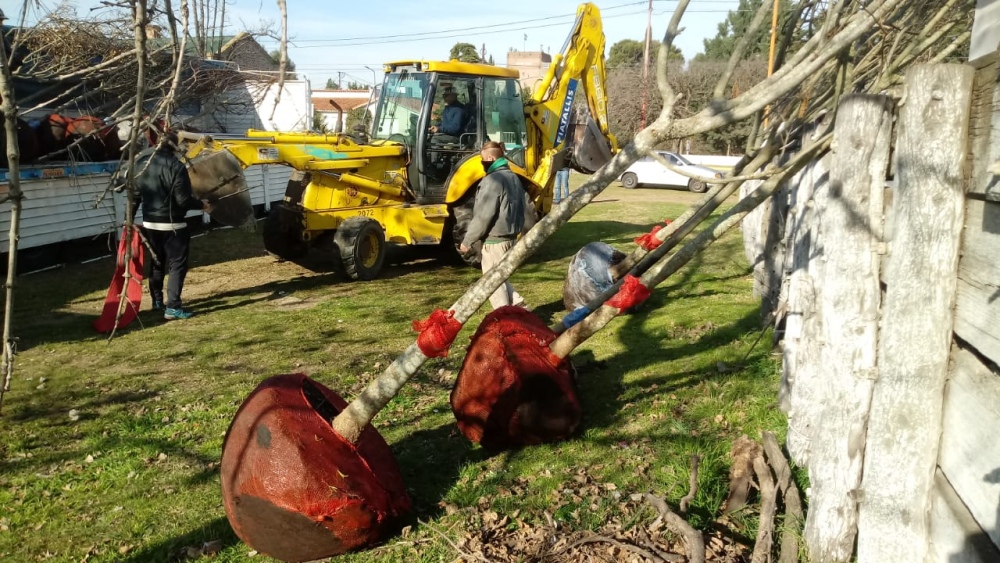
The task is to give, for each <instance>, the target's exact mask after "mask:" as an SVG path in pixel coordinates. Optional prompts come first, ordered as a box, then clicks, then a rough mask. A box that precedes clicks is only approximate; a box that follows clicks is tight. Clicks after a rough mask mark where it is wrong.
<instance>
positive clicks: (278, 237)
mask: <svg viewBox="0 0 1000 563" xmlns="http://www.w3.org/2000/svg"><path fill="white" fill-rule="evenodd" d="M263 237H264V250H266V251H267V252H268V254H271V255H272V256H275V257H277V258H280V259H282V260H298V259H300V258H303V257H304V256H305V255H306V254H307V253H308V252H309V243H307V242H306V241H304V240H302V228H301V226H300V225H298V221H297V217H296V216H295V214H294V212H293V211H290V210H287V209H284V208H282V207H281V206H280V205H274V206H272V207H271V211H270V212H268V214H267V219H265V220H264V228H263Z"/></svg>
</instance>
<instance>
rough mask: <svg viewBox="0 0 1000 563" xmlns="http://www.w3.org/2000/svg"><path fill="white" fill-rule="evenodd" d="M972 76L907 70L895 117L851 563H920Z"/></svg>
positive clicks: (961, 71) (960, 69)
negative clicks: (887, 230)
mask: <svg viewBox="0 0 1000 563" xmlns="http://www.w3.org/2000/svg"><path fill="white" fill-rule="evenodd" d="M972 78H973V70H972V68H971V67H968V66H965V65H917V66H914V67H911V68H910V69H909V70H908V71H907V72H906V77H905V79H904V89H905V100H906V101H905V103H904V104H903V106H902V109H901V111H900V117H899V136H898V138H897V143H896V151H897V165H898V169H897V182H898V184H897V186H896V193H895V195H894V202H893V214H894V217H895V219H894V222H895V229H894V233H893V239H892V245H891V249H890V255H889V260H888V264H887V272H886V278H887V283H886V285H887V291H886V296H885V301H884V304H883V311H884V313H883V317H882V325H881V330H882V334H881V338H880V342H879V350H878V366H879V373H878V380H877V382H876V384H875V390H874V393H873V397H872V404H871V414H870V417H869V424H868V434H867V448H866V450H865V454H864V455H865V459H864V482H863V494H862V495H861V501H860V519H859V527H858V561H859V562H861V563H868V562H879V563H886V562H892V561H907V562H910V561H924V560H925V558H926V556H927V553H928V541H927V538H928V534H929V530H928V522H929V514H930V491H931V486H932V483H933V475H934V467H935V465H936V463H937V453H938V442H939V439H940V432H941V412H942V407H943V403H942V394H943V392H944V382H945V378H946V375H947V368H948V352H949V346H950V342H951V331H952V326H953V324H954V320H953V314H952V307H953V305H954V299H955V297H954V296H955V288H956V284H957V279H958V275H957V274H958V246H959V240H960V237H961V228H962V219H963V215H964V210H965V201H964V191H965V189H964V183H963V181H962V168H963V165H964V161H965V155H966V151H967V142H968V127H969V104H970V98H971V90H972Z"/></svg>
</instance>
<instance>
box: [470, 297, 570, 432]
mask: <svg viewBox="0 0 1000 563" xmlns="http://www.w3.org/2000/svg"><path fill="white" fill-rule="evenodd" d="M555 338H556V334H555V333H554V332H552V331H551V330H549V328H548V327H547V326H545V323H543V322H542V321H541V319H539V318H538V317H536V316H535V315H534V314H532V313H531V312H529V311H527V310H525V309H523V308H521V307H516V306H510V307H501V308H499V309H497V310H495V311H493V312H492V313H490V314H489V315H487V316H486V318H485V319H483V322H482V324H480V325H479V329H478V330H476V334H475V335H474V336H473V337H472V343H471V344H470V345H469V350H468V352H467V353H466V356H465V360H464V361H463V362H462V369H461V371H460V372H459V374H458V379H457V380H456V381H455V387H454V388H453V389H452V391H451V410H452V412H454V413H455V418H456V419H457V420H458V428H459V430H461V431H462V434H464V435H465V437H466V438H468V439H469V440H472V441H473V442H479V443H480V444H482V446H483V447H485V448H487V449H491V450H501V449H506V448H512V447H518V446H523V445H530V444H540V443H543V442H553V441H557V440H563V439H566V438H567V437H569V436H570V435H571V434H572V433H573V431H574V430H576V427H577V425H579V423H580V418H581V416H582V409H581V407H580V401H579V399H578V397H577V391H576V381H575V379H574V376H573V374H572V371H571V370H572V367H571V366H570V363H569V361H567V360H564V359H561V358H557V357H556V356H553V355H552V353H551V352H550V351H549V348H548V346H549V344H550V343H551V342H552V341H553V340H554V339H555Z"/></svg>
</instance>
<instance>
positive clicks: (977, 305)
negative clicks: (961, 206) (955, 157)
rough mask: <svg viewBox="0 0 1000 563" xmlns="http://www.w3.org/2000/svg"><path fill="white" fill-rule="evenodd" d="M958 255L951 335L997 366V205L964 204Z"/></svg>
mask: <svg viewBox="0 0 1000 563" xmlns="http://www.w3.org/2000/svg"><path fill="white" fill-rule="evenodd" d="M961 254H962V257H961V259H959V261H958V301H957V303H956V305H955V333H956V334H958V335H959V336H960V337H961V338H962V339H963V340H965V341H966V342H968V343H969V344H971V345H973V346H974V347H975V348H976V349H977V350H979V353H980V354H983V355H984V356H986V357H987V358H989V359H990V360H991V361H993V362H995V363H997V364H1000V259H998V257H1000V203H997V202H992V201H977V200H974V199H970V200H968V201H967V203H966V207H965V230H964V233H963V235H962V251H961Z"/></svg>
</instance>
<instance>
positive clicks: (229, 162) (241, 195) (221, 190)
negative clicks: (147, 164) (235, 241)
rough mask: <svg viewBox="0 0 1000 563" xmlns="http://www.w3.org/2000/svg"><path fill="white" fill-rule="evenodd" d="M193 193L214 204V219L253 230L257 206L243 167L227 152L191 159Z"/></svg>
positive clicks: (200, 155) (190, 169)
mask: <svg viewBox="0 0 1000 563" xmlns="http://www.w3.org/2000/svg"><path fill="white" fill-rule="evenodd" d="M188 173H189V174H190V176H191V190H192V191H193V192H194V196H195V197H196V198H198V199H204V200H207V201H208V202H209V203H211V204H212V206H213V207H214V209H213V210H212V213H211V215H212V218H213V219H215V220H216V221H218V222H220V223H222V224H223V225H229V226H231V227H249V228H252V227H253V226H254V225H255V223H254V222H253V219H254V216H253V204H252V203H251V201H250V188H249V187H247V182H246V178H245V177H244V176H243V167H242V166H240V161H239V160H237V159H236V157H235V156H233V155H232V153H230V152H229V151H227V150H219V151H212V152H208V151H206V152H203V153H201V154H199V155H198V156H196V157H194V158H192V159H191V160H190V168H188Z"/></svg>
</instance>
